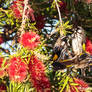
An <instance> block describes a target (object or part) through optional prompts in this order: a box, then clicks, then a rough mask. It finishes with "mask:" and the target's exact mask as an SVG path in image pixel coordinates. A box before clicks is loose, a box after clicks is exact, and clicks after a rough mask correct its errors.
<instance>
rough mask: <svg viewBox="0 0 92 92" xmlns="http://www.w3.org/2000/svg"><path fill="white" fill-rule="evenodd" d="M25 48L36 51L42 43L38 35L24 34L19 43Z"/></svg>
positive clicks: (32, 33)
mask: <svg viewBox="0 0 92 92" xmlns="http://www.w3.org/2000/svg"><path fill="white" fill-rule="evenodd" d="M19 42H20V43H21V44H22V45H23V46H24V47H27V48H28V49H32V50H33V49H34V48H36V47H37V46H38V44H39V43H40V37H39V35H38V34H36V33H34V32H26V33H24V34H23V35H22V36H21V38H20V41H19Z"/></svg>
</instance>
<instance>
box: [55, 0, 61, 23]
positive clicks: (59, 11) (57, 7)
mask: <svg viewBox="0 0 92 92" xmlns="http://www.w3.org/2000/svg"><path fill="white" fill-rule="evenodd" d="M55 2H56V7H57V10H58V14H59V20H60V23H61V24H62V18H61V13H60V9H59V6H58V3H57V0H55Z"/></svg>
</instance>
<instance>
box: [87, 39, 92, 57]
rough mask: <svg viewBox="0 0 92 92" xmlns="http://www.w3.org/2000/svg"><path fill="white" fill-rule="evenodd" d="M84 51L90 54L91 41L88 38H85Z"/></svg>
mask: <svg viewBox="0 0 92 92" xmlns="http://www.w3.org/2000/svg"><path fill="white" fill-rule="evenodd" d="M86 51H87V52H88V53H90V54H91V55H92V42H91V40H89V39H88V38H87V39H86Z"/></svg>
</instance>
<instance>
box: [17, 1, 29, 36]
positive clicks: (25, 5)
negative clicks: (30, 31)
mask: <svg viewBox="0 0 92 92" xmlns="http://www.w3.org/2000/svg"><path fill="white" fill-rule="evenodd" d="M28 1H29V0H24V10H23V14H22V23H21V27H20V29H19V30H20V32H21V35H22V34H23V32H24V28H25V23H26V19H27V16H26V15H25V12H26V9H27V8H28V7H27V5H28Z"/></svg>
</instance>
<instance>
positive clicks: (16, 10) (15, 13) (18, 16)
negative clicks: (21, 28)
mask: <svg viewBox="0 0 92 92" xmlns="http://www.w3.org/2000/svg"><path fill="white" fill-rule="evenodd" d="M13 12H14V15H15V17H16V18H21V17H22V15H21V13H20V11H19V10H18V9H17V8H15V9H14V11H13Z"/></svg>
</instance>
